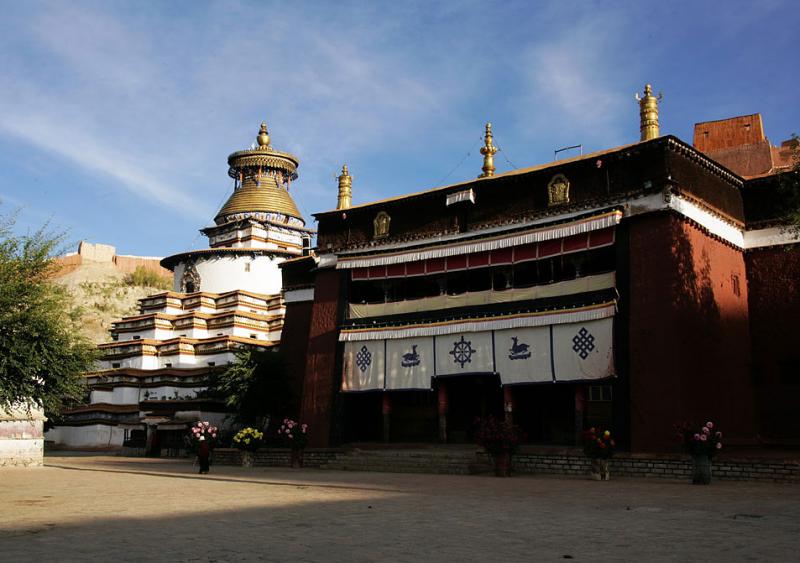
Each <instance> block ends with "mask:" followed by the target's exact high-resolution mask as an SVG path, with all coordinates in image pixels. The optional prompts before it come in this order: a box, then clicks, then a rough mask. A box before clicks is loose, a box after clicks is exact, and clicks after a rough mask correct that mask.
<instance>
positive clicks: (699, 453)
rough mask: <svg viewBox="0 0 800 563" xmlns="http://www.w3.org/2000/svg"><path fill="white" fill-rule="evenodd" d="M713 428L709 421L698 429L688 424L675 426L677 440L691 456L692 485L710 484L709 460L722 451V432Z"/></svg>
mask: <svg viewBox="0 0 800 563" xmlns="http://www.w3.org/2000/svg"><path fill="white" fill-rule="evenodd" d="M714 428H715V427H714V423H713V422H711V421H709V422H706V423H705V424H704V425H703V426H701V427H700V428H699V429H698V428H697V427H694V426H692V425H691V424H689V423H688V422H684V423H683V424H678V425H676V429H677V434H678V435H677V437H678V439H679V440H680V442H681V443H682V444H683V448H684V449H685V450H686V453H688V454H689V455H690V456H692V465H693V471H692V483H694V484H695V485H708V484H709V483H711V459H712V458H713V457H714V456H715V455H716V454H717V453H718V452H719V451H720V450H721V449H722V432H720V431H719V430H715V429H714Z"/></svg>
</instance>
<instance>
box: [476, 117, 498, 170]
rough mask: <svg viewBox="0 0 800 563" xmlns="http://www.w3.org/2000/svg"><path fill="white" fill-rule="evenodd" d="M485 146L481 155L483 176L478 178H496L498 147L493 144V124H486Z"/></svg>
mask: <svg viewBox="0 0 800 563" xmlns="http://www.w3.org/2000/svg"><path fill="white" fill-rule="evenodd" d="M483 140H484V146H482V147H481V154H482V155H483V167H482V168H481V170H483V174H481V175H480V176H478V178H488V177H489V176H494V155H495V153H497V147H496V146H494V145H493V144H492V124H491V123H487V124H486V135H485V136H484V137H483Z"/></svg>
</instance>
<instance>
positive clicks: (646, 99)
mask: <svg viewBox="0 0 800 563" xmlns="http://www.w3.org/2000/svg"><path fill="white" fill-rule="evenodd" d="M662 97H663V96H662V95H661V93H660V92H659V94H658V97H655V96H654V95H653V88H652V87H651V86H650V85H649V84H645V85H644V96H642V97H639V93H638V92H637V93H636V99H637V100H639V130H640V131H641V132H642V136H641V140H642V141H649V140H650V139H655V138H657V137H658V136H659V135H660V133H659V131H658V102H660V101H661V98H662Z"/></svg>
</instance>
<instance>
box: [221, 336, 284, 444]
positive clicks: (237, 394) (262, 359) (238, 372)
mask: <svg viewBox="0 0 800 563" xmlns="http://www.w3.org/2000/svg"><path fill="white" fill-rule="evenodd" d="M209 394H211V395H213V396H218V397H221V398H223V399H224V400H225V404H226V405H227V406H228V407H229V408H230V409H231V410H232V411H233V412H234V418H235V419H236V421H237V422H240V423H242V424H247V425H250V426H255V427H256V428H264V427H265V426H266V424H267V421H268V420H269V419H272V420H281V419H283V417H285V416H289V415H292V414H293V413H294V410H295V408H296V404H297V397H296V394H295V392H294V389H293V388H292V385H291V382H290V381H289V376H288V373H287V370H286V363H285V360H284V357H283V356H282V355H281V354H280V353H279V352H271V351H259V350H254V349H248V350H241V351H239V352H237V354H236V361H235V362H234V363H233V364H232V365H231V366H230V367H228V369H227V370H225V371H224V372H222V373H220V374H217V375H216V376H214V378H213V379H212V383H211V386H210V388H209Z"/></svg>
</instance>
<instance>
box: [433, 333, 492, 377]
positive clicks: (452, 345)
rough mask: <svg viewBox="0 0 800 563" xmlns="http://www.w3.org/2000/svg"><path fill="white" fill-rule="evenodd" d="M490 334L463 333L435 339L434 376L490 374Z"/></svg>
mask: <svg viewBox="0 0 800 563" xmlns="http://www.w3.org/2000/svg"><path fill="white" fill-rule="evenodd" d="M493 352H494V350H493V347H492V333H491V332H465V333H461V334H451V335H447V336H437V337H436V375H458V374H460V373H492V372H493V371H494V354H493Z"/></svg>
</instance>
